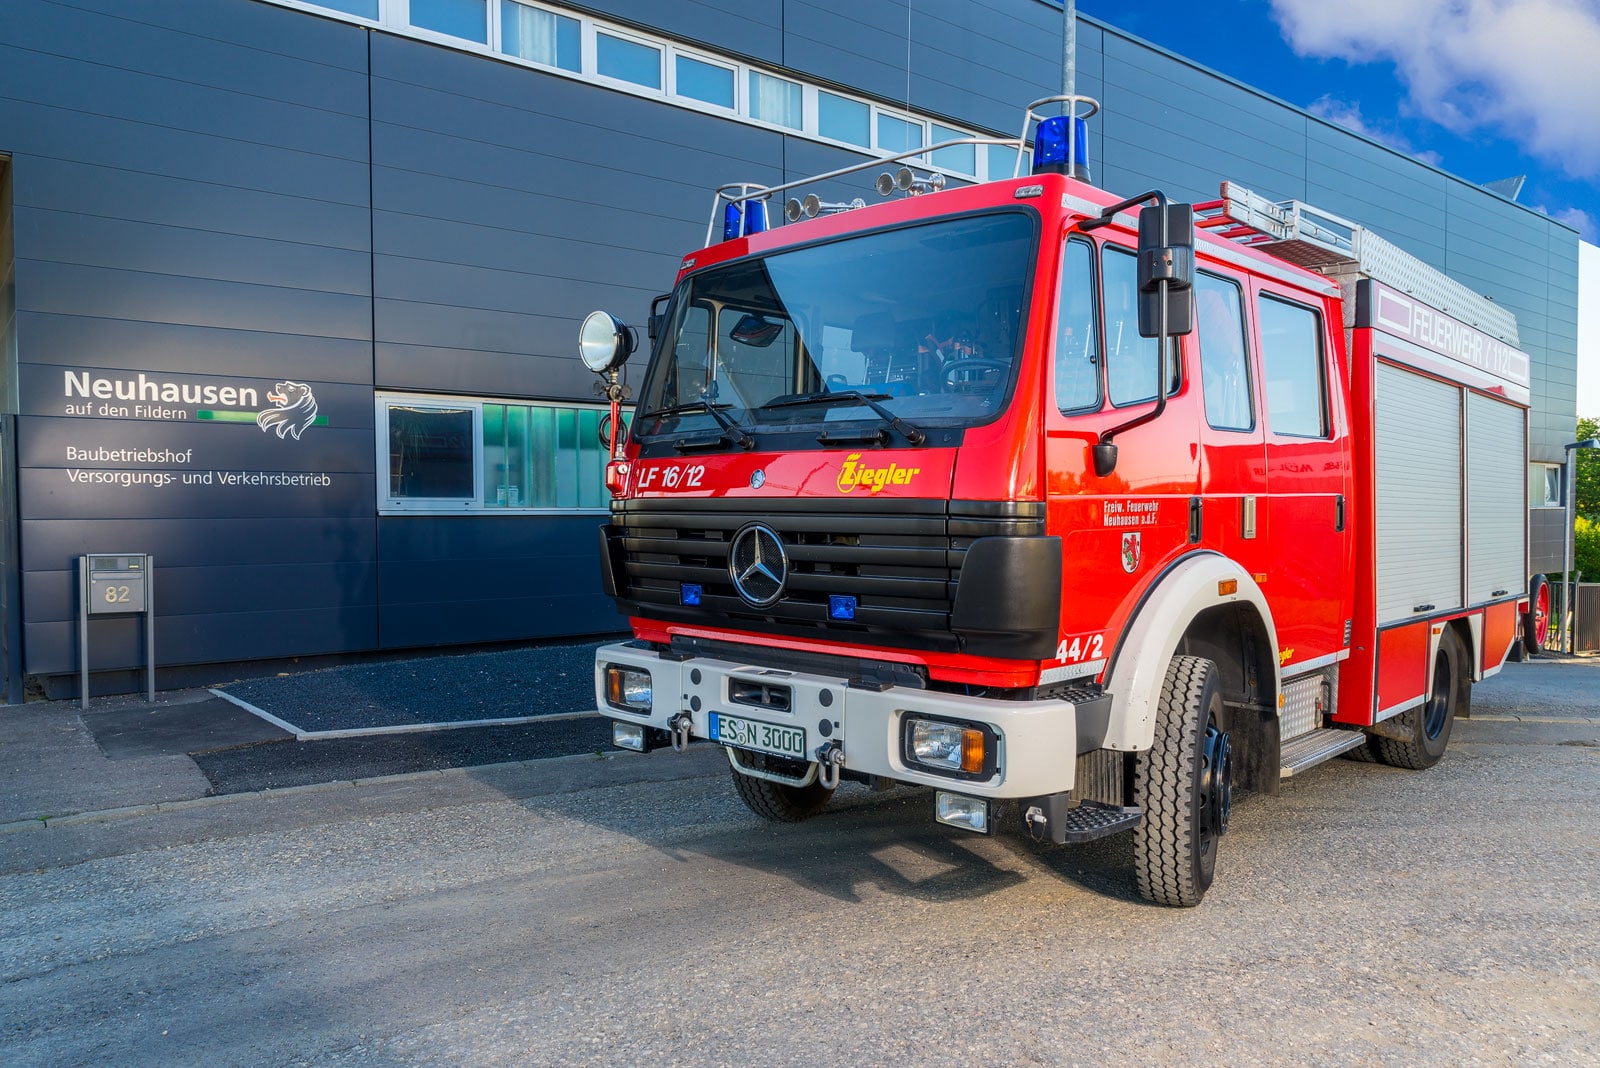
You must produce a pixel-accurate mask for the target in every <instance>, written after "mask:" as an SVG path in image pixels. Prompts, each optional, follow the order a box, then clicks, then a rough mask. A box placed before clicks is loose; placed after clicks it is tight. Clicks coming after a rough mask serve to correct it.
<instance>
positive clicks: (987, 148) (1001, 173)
mask: <svg viewBox="0 0 1600 1068" xmlns="http://www.w3.org/2000/svg"><path fill="white" fill-rule="evenodd" d="M983 152H984V156H985V163H986V165H987V166H988V174H987V176H986V177H987V178H988V179H989V181H991V182H992V181H995V180H996V179H999V178H1010V177H1012V176H1013V175H1014V174H1016V173H1017V156H1018V152H1017V150H1016V149H1014V148H1007V147H1006V146H1004V145H984V146H983ZM1030 167H1031V164H1027V163H1026V161H1025V165H1024V166H1023V168H1022V173H1023V174H1027V173H1028V171H1029V168H1030Z"/></svg>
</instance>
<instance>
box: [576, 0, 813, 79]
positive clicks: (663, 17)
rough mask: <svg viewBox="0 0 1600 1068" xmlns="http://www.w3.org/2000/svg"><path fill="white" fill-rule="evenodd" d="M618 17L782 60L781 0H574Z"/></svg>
mask: <svg viewBox="0 0 1600 1068" xmlns="http://www.w3.org/2000/svg"><path fill="white" fill-rule="evenodd" d="M580 6H582V7H584V8H587V9H588V10H590V11H593V12H595V13H596V14H598V15H607V16H610V17H611V18H613V19H615V20H617V21H618V22H631V23H633V24H634V25H636V26H639V27H641V28H643V29H649V30H655V31H657V32H659V33H662V34H665V35H667V36H669V37H676V38H678V39H679V40H681V41H688V42H689V43H691V44H700V45H704V46H706V47H707V48H714V49H716V50H718V51H722V52H732V53H734V54H736V55H741V56H745V57H747V58H750V59H757V60H761V61H762V62H764V63H775V64H782V63H783V62H784V58H783V31H782V26H783V9H784V0H677V2H676V3H673V4H672V5H671V6H670V8H669V7H668V6H667V5H659V4H648V5H646V4H640V3H639V0H586V2H585V3H583V4H582V5H580Z"/></svg>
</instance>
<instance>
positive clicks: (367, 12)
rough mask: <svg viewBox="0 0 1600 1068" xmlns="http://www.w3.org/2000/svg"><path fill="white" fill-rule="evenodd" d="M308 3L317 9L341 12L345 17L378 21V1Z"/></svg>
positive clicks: (353, 0) (312, 1) (314, 1)
mask: <svg viewBox="0 0 1600 1068" xmlns="http://www.w3.org/2000/svg"><path fill="white" fill-rule="evenodd" d="M310 3H313V4H315V5H316V6H317V7H326V8H332V9H333V10H334V11H343V12H344V13H345V14H346V15H354V16H355V17H356V18H358V19H371V20H372V21H373V22H377V21H378V0H310Z"/></svg>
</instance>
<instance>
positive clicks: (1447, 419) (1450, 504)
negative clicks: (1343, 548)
mask: <svg viewBox="0 0 1600 1068" xmlns="http://www.w3.org/2000/svg"><path fill="white" fill-rule="evenodd" d="M1375 400H1376V404H1377V425H1376V433H1377V439H1378V447H1377V449H1376V454H1377V455H1376V464H1377V497H1378V501H1377V506H1378V507H1377V535H1378V536H1377V550H1378V623H1379V625H1380V626H1381V625H1383V624H1385V623H1390V622H1394V621H1396V620H1404V619H1411V618H1413V617H1414V616H1416V615H1417V614H1418V613H1417V611H1416V609H1417V608H1418V607H1420V606H1421V605H1427V604H1431V605H1433V606H1434V608H1435V609H1437V610H1439V611H1444V610H1446V609H1450V608H1457V607H1460V605H1461V552H1462V544H1461V540H1462V525H1461V390H1460V389H1459V388H1457V387H1455V386H1451V385H1446V384H1445V383H1443V382H1439V381H1436V380H1434V379H1431V378H1424V377H1423V376H1422V375H1419V374H1413V373H1412V372H1410V371H1403V370H1401V369H1399V368H1398V367H1393V366H1391V365H1389V364H1379V365H1378V379H1377V396H1376V398H1375Z"/></svg>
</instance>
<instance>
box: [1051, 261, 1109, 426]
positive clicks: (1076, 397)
mask: <svg viewBox="0 0 1600 1068" xmlns="http://www.w3.org/2000/svg"><path fill="white" fill-rule="evenodd" d="M1094 313H1095V299H1094V247H1093V246H1092V245H1090V244H1089V243H1088V242H1087V241H1068V242H1067V244H1066V247H1065V248H1064V249H1062V252H1061V298H1060V303H1059V306H1058V308H1057V311H1056V407H1058V408H1060V409H1061V410H1062V411H1063V412H1081V411H1091V410H1094V409H1096V408H1099V407H1100V338H1099V332H1098V331H1097V330H1096V329H1095V314H1094Z"/></svg>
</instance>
